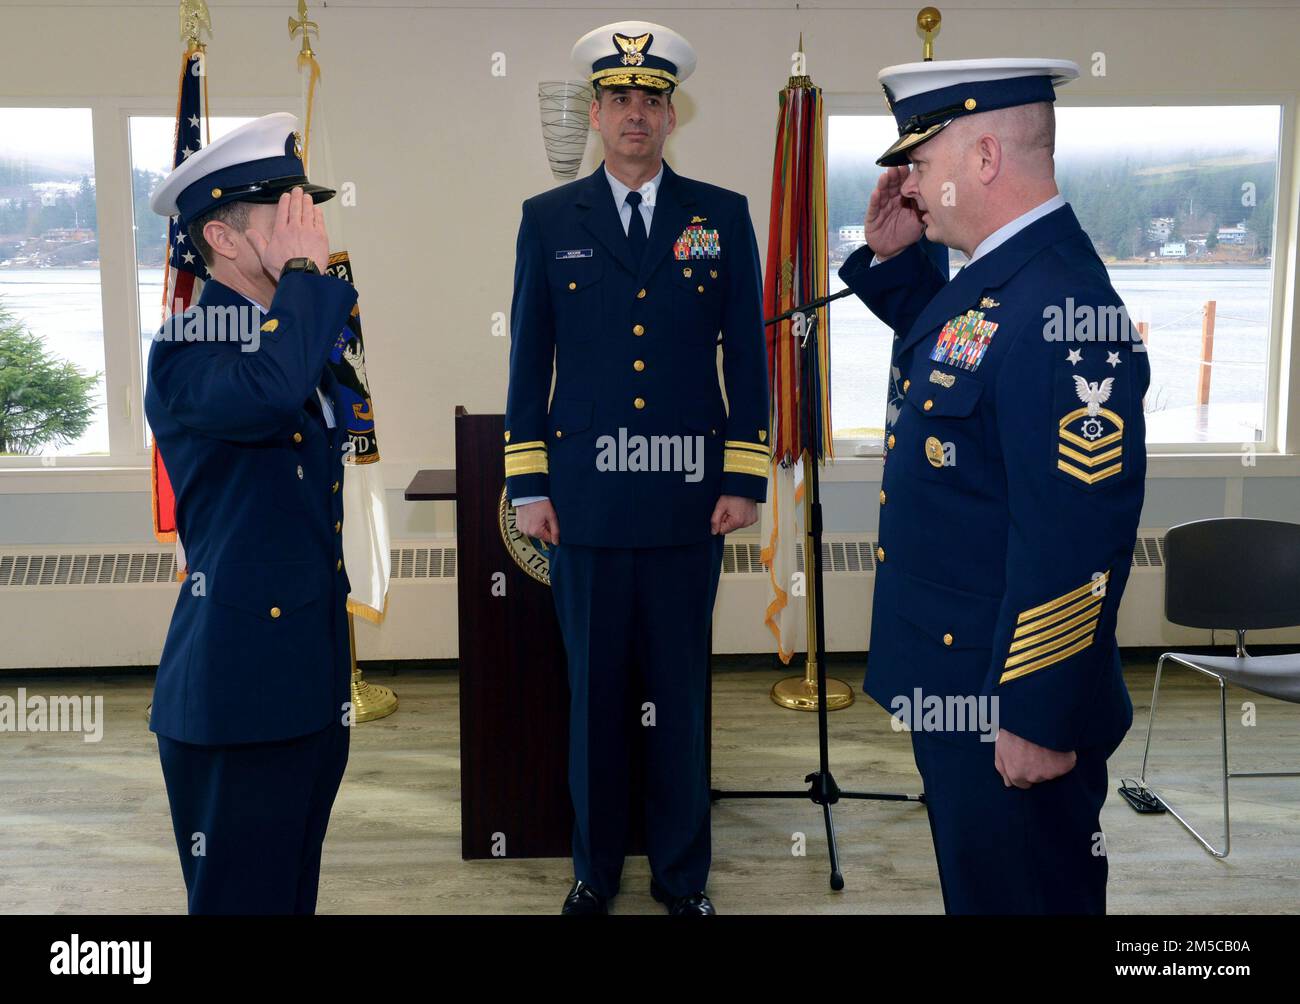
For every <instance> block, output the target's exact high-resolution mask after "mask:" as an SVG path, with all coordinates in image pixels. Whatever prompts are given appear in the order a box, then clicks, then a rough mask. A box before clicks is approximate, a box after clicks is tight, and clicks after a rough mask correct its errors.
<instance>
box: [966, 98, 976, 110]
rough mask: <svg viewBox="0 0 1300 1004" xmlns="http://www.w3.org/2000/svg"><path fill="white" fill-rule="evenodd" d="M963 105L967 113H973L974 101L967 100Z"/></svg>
mask: <svg viewBox="0 0 1300 1004" xmlns="http://www.w3.org/2000/svg"><path fill="white" fill-rule="evenodd" d="M965 105H966V110H967V111H968V112H973V111H974V110H975V99H974V98H967V99H966V101H965Z"/></svg>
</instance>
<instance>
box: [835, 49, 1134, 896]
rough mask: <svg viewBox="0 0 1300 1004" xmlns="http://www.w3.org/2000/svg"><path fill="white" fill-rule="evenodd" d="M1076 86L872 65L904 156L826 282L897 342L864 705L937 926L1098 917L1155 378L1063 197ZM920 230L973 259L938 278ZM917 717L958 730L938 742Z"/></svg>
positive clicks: (890, 157)
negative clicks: (1057, 171)
mask: <svg viewBox="0 0 1300 1004" xmlns="http://www.w3.org/2000/svg"><path fill="white" fill-rule="evenodd" d="M1076 76H1078V67H1077V66H1075V64H1073V63H1070V62H1067V61H1064V60H1050V59H974V60H955V61H946V62H945V61H934V62H922V63H909V64H904V65H900V66H892V67H888V68H886V69H884V70H882V71H881V72H880V81H881V83H882V84H883V86H884V89H885V94H886V98H887V100H888V102H889V105H890V109H891V110H892V112H893V114H894V117H895V119H896V120H897V122H898V126H899V138H898V140H897V141H896V142H895V143H894V144H893V145H892V146H891V147H890V148H889V149H888V150H887V151H886V152H885V153H884V155H883V156H882V157H880V159H879V160H878V161H877V163H878V164H880V165H882V166H885V167H887V170H886V171H885V173H884V174H883V175H881V177H880V180H879V182H878V184H877V186H876V190H875V192H873V193H872V196H871V200H870V205H869V207H868V210H867V214H866V238H867V246H866V247H864V248H861V249H860V250H859V251H857V252H856V253H855V254H853V255H852V256H851V257H850V258H849V259H848V260H847V261H846V262H845V263H844V265H843V267H842V268H841V269H840V277H841V278H842V279H844V281H845V283H846V284H847V285H848V286H850V287H851V288H852V289H853V290H854V292H856V293H857V295H858V296H859V297H861V298H862V300H863V301H864V302H865V303H866V304H867V306H869V307H870V308H871V310H872V311H873V312H875V314H876V315H877V316H878V317H880V318H881V320H883V321H884V322H885V323H886V324H888V325H889V327H890V328H892V329H893V331H894V339H895V340H894V346H893V365H894V367H895V370H894V372H895V373H896V374H898V376H897V377H896V379H895V380H894V385H893V387H892V388H891V404H893V405H895V407H891V408H890V409H889V412H890V414H891V416H895V417H892V418H891V424H890V425H889V426H888V428H887V430H886V432H887V435H886V439H885V447H886V449H885V462H884V477H883V483H882V485H881V491H880V541H879V548H878V550H877V552H876V562H877V570H876V587H875V598H874V601H873V610H872V625H871V649H870V654H869V657H868V667H867V676H866V683H865V687H866V690H867V692H868V693H869V694H870V695H871V696H872V697H873V698H875V700H876V701H878V702H879V703H880V704H881V705H883V706H884V707H885V708H887V709H889V710H891V711H893V712H894V713H895V714H896V716H898V717H900V718H902V719H903V721H904V722H905V724H907V725H908V726H910V728H911V731H912V743H913V751H914V754H915V757H916V763H917V767H918V769H919V770H920V772H921V777H922V780H923V782H924V787H925V794H926V800H927V806H928V810H929V814H930V825H931V831H932V835H933V838H934V846H935V855H936V858H937V861H938V866H939V878H940V882H941V885H942V888H943V897H944V904H945V907H946V909H947V911H948V912H950V913H1102V912H1104V910H1105V901H1106V900H1105V897H1106V872H1107V868H1106V857H1105V843H1104V840H1103V838H1102V834H1101V825H1100V822H1099V815H1100V811H1101V806H1102V803H1103V802H1104V801H1105V798H1106V759H1107V757H1108V756H1109V755H1110V754H1111V752H1113V751H1114V749H1115V748H1116V746H1118V745H1119V743H1120V740H1121V739H1122V738H1123V736H1124V734H1125V733H1126V732H1127V731H1128V728H1129V725H1130V724H1131V722H1132V714H1133V711H1132V704H1131V703H1130V701H1129V696H1128V691H1127V689H1126V687H1125V685H1124V679H1123V676H1122V674H1121V668H1120V656H1119V648H1118V646H1117V644H1116V641H1115V618H1116V611H1117V610H1118V608H1119V603H1120V597H1121V595H1122V593H1123V591H1124V584H1125V581H1126V580H1127V579H1128V572H1129V565H1130V561H1131V558H1132V552H1133V547H1134V541H1135V537H1136V533H1137V525H1138V517H1139V513H1140V511H1141V508H1142V496H1143V483H1144V474H1145V470H1146V453H1145V428H1144V422H1143V416H1142V398H1143V394H1144V393H1145V391H1146V389H1147V384H1148V382H1149V379H1150V369H1149V365H1148V362H1147V356H1146V355H1145V353H1144V351H1143V349H1144V346H1143V345H1142V344H1141V342H1140V339H1139V338H1137V337H1136V336H1135V335H1134V328H1133V326H1131V325H1130V324H1129V323H1128V319H1127V314H1126V313H1125V311H1124V306H1123V302H1122V301H1121V300H1120V298H1119V295H1118V294H1117V293H1116V292H1115V290H1114V288H1113V287H1112V286H1111V283H1110V280H1109V278H1108V276H1107V273H1106V268H1105V266H1104V265H1103V264H1102V262H1101V260H1100V259H1099V258H1098V257H1097V254H1096V252H1095V250H1094V249H1093V246H1092V242H1091V241H1090V240H1089V239H1088V236H1087V234H1085V233H1084V232H1083V230H1082V229H1081V228H1080V226H1079V222H1078V220H1077V219H1076V218H1075V215H1074V211H1073V210H1072V209H1071V208H1070V206H1069V205H1068V204H1067V203H1066V202H1065V200H1064V199H1063V198H1062V197H1061V195H1060V193H1059V192H1058V190H1057V186H1056V182H1055V178H1054V164H1053V152H1054V143H1055V118H1054V112H1053V105H1052V103H1053V101H1054V99H1055V91H1054V85H1059V84H1061V83H1064V82H1066V81H1068V80H1071V79H1073V78H1074V77H1076ZM909 161H910V163H911V170H910V172H909V171H908V169H907V167H906V165H907V164H908V162H909ZM922 233H924V234H925V236H926V237H927V238H929V239H930V240H932V241H937V242H938V243H940V244H945V245H947V246H949V247H953V248H957V249H959V250H961V251H963V252H965V254H966V255H968V256H969V259H970V260H969V262H968V263H967V264H966V265H965V266H964V267H963V268H962V269H961V270H960V271H959V272H958V273H957V274H956V275H955V276H954V277H953V278H952V279H951V280H950V279H949V278H948V276H947V274H946V273H945V272H940V271H939V270H938V269H936V268H935V267H934V265H933V264H931V263H930V261H929V260H928V259H927V257H926V256H925V254H924V253H923V251H922V250H921V248H920V247H919V246H918V244H917V241H918V239H919V238H920V237H921V235H922ZM926 698H938V699H942V700H943V702H944V706H946V707H948V708H957V707H962V708H964V709H965V710H966V711H967V714H966V719H967V720H966V722H965V723H962V722H960V721H956V720H955V719H954V720H945V721H944V722H943V723H942V725H941V726H940V727H937V728H936V727H935V726H936V725H938V724H939V723H937V722H933V721H931V720H930V718H929V716H928V715H926V714H924V708H923V705H924V704H925V699H926ZM977 707H978V708H979V709H980V711H981V712H983V713H975V709H976V708H977ZM989 721H991V722H992V723H993V729H986V728H983V727H982V726H983V725H984V724H985V723H987V722H989ZM976 722H978V723H980V726H981V727H974V726H975V723H976ZM995 735H996V741H991V740H993V739H994V736H995Z"/></svg>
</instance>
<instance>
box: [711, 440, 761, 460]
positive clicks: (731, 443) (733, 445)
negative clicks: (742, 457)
mask: <svg viewBox="0 0 1300 1004" xmlns="http://www.w3.org/2000/svg"><path fill="white" fill-rule="evenodd" d="M722 445H723V446H725V447H726V448H727V449H729V450H751V451H753V452H754V453H761V454H762V455H763V456H765V457H770V456H771V455H772V447H770V446H768V445H767V444H766V443H746V442H745V441H744V440H740V439H728V440H725V441H724V442H723V444H722Z"/></svg>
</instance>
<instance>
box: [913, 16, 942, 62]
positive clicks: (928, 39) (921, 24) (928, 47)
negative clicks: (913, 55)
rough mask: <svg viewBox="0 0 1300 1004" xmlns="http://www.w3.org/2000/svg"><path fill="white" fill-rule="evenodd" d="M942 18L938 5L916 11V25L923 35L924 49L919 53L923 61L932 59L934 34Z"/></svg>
mask: <svg viewBox="0 0 1300 1004" xmlns="http://www.w3.org/2000/svg"><path fill="white" fill-rule="evenodd" d="M942 20H943V15H942V14H940V13H939V8H938V7H922V8H921V9H920V10H919V11H917V12H916V26H917V27H918V28H919V29H921V32H922V34H924V35H925V49H924V51H923V52H922V53H921V59H922V60H923V61H924V62H927V63H928V62H930V61H931V60H933V59H934V35H935V32H937V31H938V30H939V22H941V21H942Z"/></svg>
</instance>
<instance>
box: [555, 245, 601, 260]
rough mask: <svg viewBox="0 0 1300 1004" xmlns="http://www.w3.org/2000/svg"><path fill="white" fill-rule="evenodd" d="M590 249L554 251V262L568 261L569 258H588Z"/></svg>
mask: <svg viewBox="0 0 1300 1004" xmlns="http://www.w3.org/2000/svg"><path fill="white" fill-rule="evenodd" d="M591 250H592V249H591V248H574V249H573V250H572V251H556V252H555V260H556V261H568V260H569V259H570V258H590V257H591Z"/></svg>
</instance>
